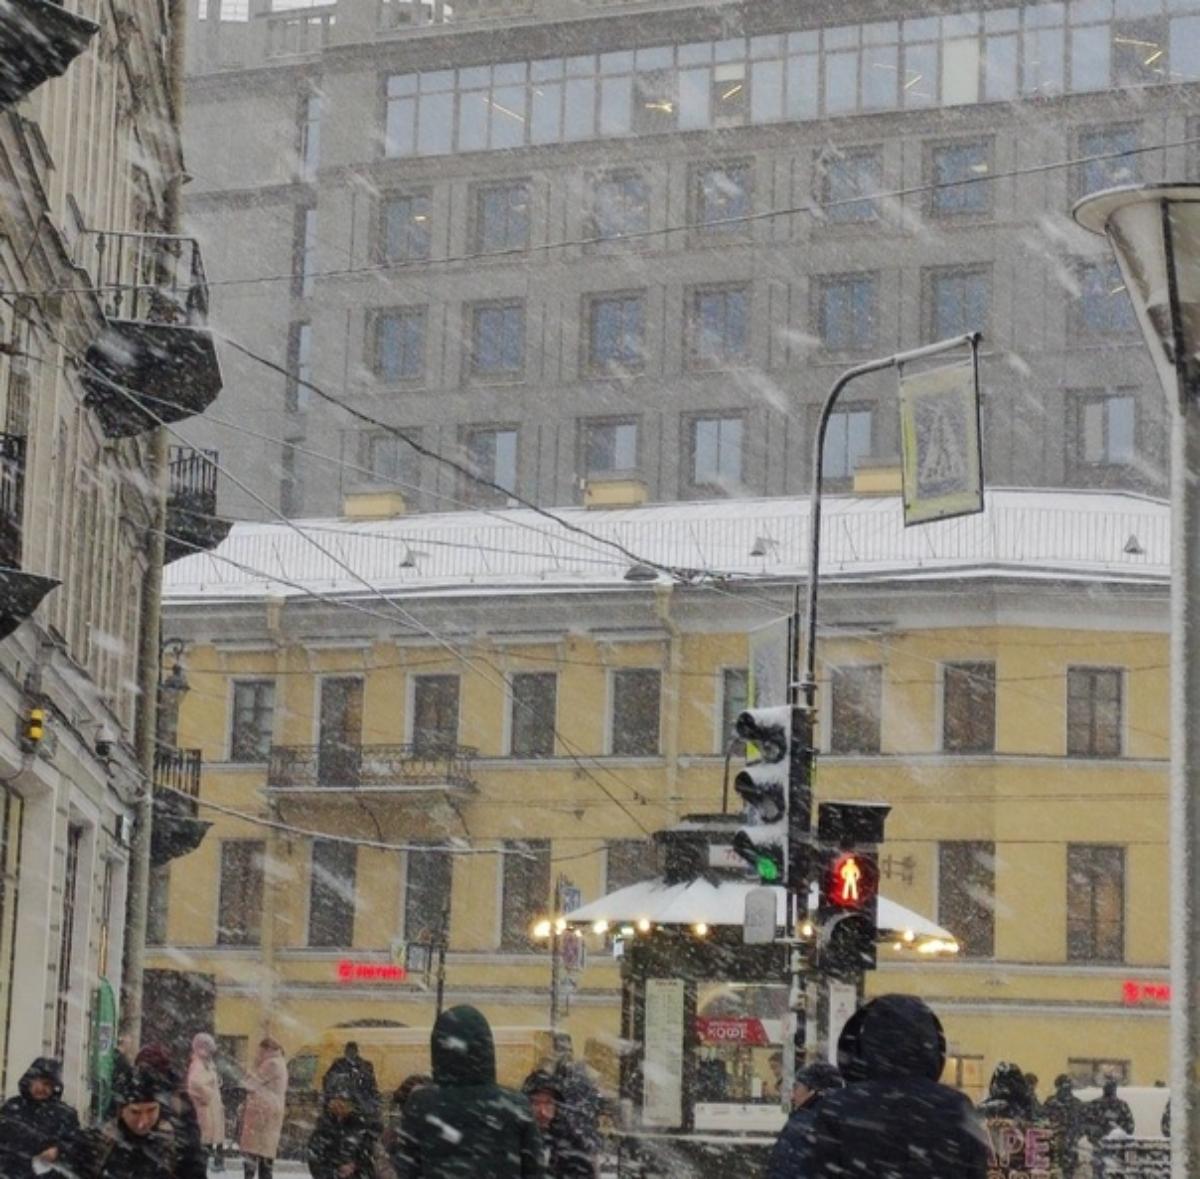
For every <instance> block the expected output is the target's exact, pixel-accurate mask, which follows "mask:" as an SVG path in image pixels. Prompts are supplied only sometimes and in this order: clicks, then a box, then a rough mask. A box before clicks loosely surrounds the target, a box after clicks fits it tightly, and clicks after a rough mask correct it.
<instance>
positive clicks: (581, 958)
mask: <svg viewBox="0 0 1200 1179" xmlns="http://www.w3.org/2000/svg"><path fill="white" fill-rule="evenodd" d="M559 946H560V949H559V953H560V954H562V964H563V968H564V969H565V970H568V971H570V972H571V973H572V974H576V973H578V972H579V971H581V970H583V969H584V967H586V966H587V942H585V941H584V940H583V938H581V937H580V936H579V935H578V934H575V933H565V934H563V935H562V937H561V939H560V941H559Z"/></svg>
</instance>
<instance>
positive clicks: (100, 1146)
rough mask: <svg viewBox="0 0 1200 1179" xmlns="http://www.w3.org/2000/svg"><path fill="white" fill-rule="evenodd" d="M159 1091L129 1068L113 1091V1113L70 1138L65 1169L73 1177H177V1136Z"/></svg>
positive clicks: (155, 1083) (151, 1079)
mask: <svg viewBox="0 0 1200 1179" xmlns="http://www.w3.org/2000/svg"><path fill="white" fill-rule="evenodd" d="M161 1093H162V1088H161V1083H160V1081H159V1078H157V1077H155V1076H153V1075H152V1074H151V1073H149V1072H148V1071H146V1070H144V1069H135V1071H134V1072H133V1074H132V1075H131V1076H130V1077H128V1078H127V1080H126V1082H125V1084H124V1086H123V1088H122V1090H121V1091H120V1092H117V1093H115V1094H114V1096H115V1098H116V1101H117V1115H116V1117H115V1118H112V1119H111V1120H109V1121H108V1122H106V1123H105V1124H104V1125H102V1126H97V1127H96V1128H94V1129H91V1130H85V1131H83V1133H81V1134H80V1135H79V1136H78V1137H76V1138H75V1139H74V1141H73V1142H72V1144H71V1145H70V1147H68V1149H67V1150H66V1151H65V1152H64V1155H63V1161H64V1166H65V1168H66V1169H67V1170H68V1171H69V1172H70V1173H71V1174H73V1175H75V1176H76V1179H178V1176H180V1175H182V1174H183V1171H181V1170H180V1168H179V1146H180V1140H179V1135H178V1134H177V1133H176V1127H175V1124H174V1123H173V1122H172V1120H171V1117H170V1114H169V1112H168V1111H167V1109H166V1107H165V1106H164V1105H163V1104H162V1103H161V1102H160V1100H159V1097H160V1095H161Z"/></svg>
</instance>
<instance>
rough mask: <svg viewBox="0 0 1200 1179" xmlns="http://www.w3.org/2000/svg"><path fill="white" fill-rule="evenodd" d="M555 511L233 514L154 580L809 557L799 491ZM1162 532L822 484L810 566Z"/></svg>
mask: <svg viewBox="0 0 1200 1179" xmlns="http://www.w3.org/2000/svg"><path fill="white" fill-rule="evenodd" d="M555 515H556V516H557V517H558V518H559V519H560V520H562V521H563V522H564V523H558V522H556V521H555V520H552V519H548V518H546V517H545V516H542V515H540V514H538V513H536V512H534V511H532V510H530V509H525V508H508V509H502V510H494V511H463V512H445V513H436V514H427V515H412V516H399V517H395V518H391V519H386V520H346V519H325V520H301V521H297V522H296V523H295V526H294V528H292V527H289V526H288V525H285V524H283V523H278V524H250V523H239V524H235V525H234V527H233V529H232V531H231V532H230V534H229V536H228V538H227V539H226V540H225V541H224V542H223V543H222V544H221V545H220V547H219V548H217V549H216V550H215V551H214V552H212V553H200V554H196V555H193V556H189V557H185V558H183V559H182V560H179V561H176V562H174V563H173V564H171V565H169V566H168V567H167V569H166V574H165V586H164V589H165V592H166V594H167V596H168V597H169V598H170V599H171V600H172V601H173V602H175V603H180V602H185V601H189V600H205V601H208V600H212V599H246V598H255V597H262V596H265V595H268V594H271V595H277V596H283V597H288V596H296V595H299V594H312V593H318V594H327V593H338V594H342V595H355V594H363V593H367V592H369V591H368V590H367V589H366V587H365V586H364V585H363V584H362V581H366V582H368V583H370V585H371V586H372V587H374V588H375V589H377V590H383V591H386V592H388V593H391V594H399V595H415V596H420V595H429V594H439V595H440V594H447V593H459V594H463V593H466V594H469V593H479V592H487V593H497V592H506V593H529V592H539V591H543V592H544V591H546V590H568V591H569V590H584V589H593V588H597V587H604V588H609V589H620V588H628V587H630V586H631V585H634V584H635V583H631V582H630V581H628V580H627V579H626V577H625V575H626V573H627V572H628V570H629V568H630V565H631V563H632V562H631V560H630V559H629V558H628V557H626V556H624V555H622V553H620V552H618V551H617V550H616V549H615V548H613V547H611V546H610V545H609V544H606V543H605V542H606V541H611V542H617V543H619V544H620V545H622V546H624V548H625V549H627V550H629V551H630V552H632V553H634V554H636V555H637V556H639V557H641V558H643V559H644V560H647V561H650V562H653V563H656V564H658V565H662V566H669V567H671V568H679V569H687V570H694V571H701V572H709V573H719V574H729V575H734V576H754V577H779V578H787V579H792V578H798V577H803V576H804V573H805V571H806V568H807V545H808V516H809V505H808V500H807V498H774V499H723V500H718V501H706V502H690V503H672V504H662V505H650V506H643V507H637V508H622V509H609V510H605V511H589V510H586V509H584V508H570V507H568V508H557V509H555ZM567 525H570V526H574V527H576V528H581V529H585V530H586V531H587V532H588V533H591V534H592V535H591V536H587V535H581V534H579V533H576V532H572V531H571V530H570V528H569V527H567ZM301 534H303V535H301ZM1169 540H1170V521H1169V517H1168V507H1167V504H1166V502H1165V501H1163V500H1157V499H1151V498H1148V497H1145V496H1140V495H1135V494H1133V493H1128V492H1091V491H1043V490H989V491H988V493H987V496H986V507H985V510H984V511H983V512H982V513H980V514H979V515H975V516H966V517H962V518H960V519H955V520H945V521H938V522H935V523H931V524H925V525H921V526H919V527H915V528H908V529H906V528H905V527H904V523H903V516H902V509H901V503H900V500H899V497H897V496H869V497H868V496H852V495H851V496H830V497H827V498H826V500H825V501H824V515H823V524H822V552H821V571H822V575H823V576H827V577H830V576H831V577H843V578H847V577H849V578H859V577H861V578H870V577H892V578H894V577H904V578H922V577H931V576H934V577H936V576H945V575H946V574H948V573H954V574H955V575H957V576H978V575H993V576H1012V577H1017V576H1020V577H1031V576H1033V577H1037V576H1046V577H1068V578H1071V577H1077V578H1084V579H1092V580H1094V579H1101V580H1108V581H1132V582H1137V581H1151V582H1165V581H1166V579H1167V577H1168V564H1169V559H1170V553H1169ZM343 565H345V566H348V567H349V569H352V570H353V571H354V572H353V574H351V573H350V572H348V571H347V569H346V568H344V567H343ZM360 578H361V579H362V581H360V580H359V579H360Z"/></svg>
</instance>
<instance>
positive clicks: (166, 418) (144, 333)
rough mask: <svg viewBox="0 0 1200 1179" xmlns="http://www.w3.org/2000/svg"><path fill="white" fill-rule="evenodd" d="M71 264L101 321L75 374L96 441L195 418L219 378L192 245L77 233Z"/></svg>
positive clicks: (199, 262) (184, 240)
mask: <svg viewBox="0 0 1200 1179" xmlns="http://www.w3.org/2000/svg"><path fill="white" fill-rule="evenodd" d="M75 261H76V264H77V265H78V266H79V267H80V269H82V270H83V271H84V272H85V273H86V274H87V276H88V278H89V280H90V287H91V289H92V291H93V292H94V293H95V295H96V298H97V300H98V301H99V304H100V309H101V311H102V313H103V314H104V317H105V319H106V320H107V326H106V327H105V330H104V331H103V333H102V334H101V337H100V339H99V340H97V341H96V342H95V343H94V344H92V346H91V347H90V348H89V349H88V354H87V358H86V361H85V363H84V370H83V382H84V386H85V388H86V390H87V396H86V398H85V400H86V402H87V404H88V405H90V406H91V407H92V408H93V409H94V410H95V411H96V414H97V416H98V417H99V419H100V424H101V426H102V427H103V428H104V432H105V433H106V434H107V435H108V436H109V437H110V438H123V437H129V436H131V435H134V434H142V433H145V432H146V431H147V430H151V429H153V428H154V427H155V426H156V425H158V424H160V423H164V422H165V423H169V422H178V421H182V420H183V419H184V418H189V417H192V416H194V415H195V414H198V413H202V412H203V411H204V410H205V409H206V408H207V407H208V406H209V405H210V404H211V403H212V401H213V399H214V398H215V397H216V395H217V394H218V393H219V392H220V390H221V369H220V366H219V364H218V362H217V353H216V347H215V346H214V344H213V339H212V333H211V332H210V331H209V329H208V279H207V278H206V276H205V273H204V262H203V259H202V257H201V254H200V245H199V243H198V242H197V241H196V240H195V239H194V238H190V237H179V236H176V235H172V234H154V233H125V232H108V231H102V230H85V231H84V232H83V233H81V234H80V237H79V246H78V253H77V256H76V259H75Z"/></svg>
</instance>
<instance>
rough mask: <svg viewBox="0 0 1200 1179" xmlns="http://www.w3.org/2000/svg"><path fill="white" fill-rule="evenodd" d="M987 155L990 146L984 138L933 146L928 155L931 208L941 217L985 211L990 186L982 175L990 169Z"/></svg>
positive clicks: (989, 197)
mask: <svg viewBox="0 0 1200 1179" xmlns="http://www.w3.org/2000/svg"><path fill="white" fill-rule="evenodd" d="M991 156H992V150H991V145H990V144H989V143H988V142H987V141H986V140H982V141H980V140H977V141H975V142H973V143H947V144H943V145H941V146H940V147H935V148H933V149H932V150H931V151H930V154H929V162H930V178H931V180H932V183H933V191H932V192H931V194H930V208H931V209H932V211H933V212H934V213H935V214H937V215H939V216H943V217H954V216H958V215H960V214H963V213H986V212H988V211H989V210H990V209H991V207H992V186H991V184H990V183H988V182H986V181H984V180H983V179H982V177H985V176H987V175H988V173H989V172H990V171H991Z"/></svg>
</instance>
